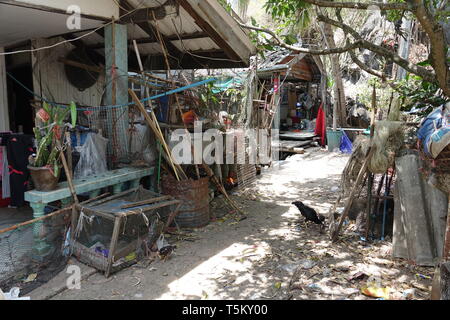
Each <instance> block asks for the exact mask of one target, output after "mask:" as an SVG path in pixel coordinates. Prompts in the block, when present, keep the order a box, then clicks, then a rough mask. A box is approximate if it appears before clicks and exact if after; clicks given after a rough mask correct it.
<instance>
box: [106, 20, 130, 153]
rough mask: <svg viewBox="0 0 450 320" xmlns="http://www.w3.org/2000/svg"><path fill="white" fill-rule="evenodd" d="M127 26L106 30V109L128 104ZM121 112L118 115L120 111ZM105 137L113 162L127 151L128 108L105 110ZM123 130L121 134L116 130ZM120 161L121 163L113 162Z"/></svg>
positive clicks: (108, 26) (117, 26)
mask: <svg viewBox="0 0 450 320" xmlns="http://www.w3.org/2000/svg"><path fill="white" fill-rule="evenodd" d="M127 37H128V36H127V26H126V25H121V24H116V23H112V24H109V25H107V26H106V27H105V61H106V66H105V68H106V70H105V71H106V72H105V74H106V100H105V101H106V105H117V104H120V105H122V104H127V103H128V42H127ZM118 110H120V114H118V113H119V111H118ZM107 121H108V124H109V126H110V127H109V128H108V130H109V132H108V137H109V139H110V140H111V145H110V146H111V153H112V154H113V156H114V158H116V157H118V156H120V155H126V154H128V151H129V147H130V146H129V141H128V139H127V137H128V127H129V120H128V108H127V107H123V108H120V109H117V108H111V109H109V110H107ZM120 129H122V130H121V131H120V132H119V130H120ZM116 160H120V159H116Z"/></svg>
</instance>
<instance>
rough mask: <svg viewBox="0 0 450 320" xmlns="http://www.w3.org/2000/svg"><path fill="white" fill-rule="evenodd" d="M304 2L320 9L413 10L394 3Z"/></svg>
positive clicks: (311, 0) (408, 5) (400, 3)
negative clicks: (375, 8) (372, 8)
mask: <svg viewBox="0 0 450 320" xmlns="http://www.w3.org/2000/svg"><path fill="white" fill-rule="evenodd" d="M302 1H303V2H306V3H309V4H314V5H316V6H318V7H325V8H348V9H360V10H367V9H369V8H370V7H373V6H376V7H378V8H380V10H383V11H385V10H411V9H413V8H412V7H411V5H410V4H408V3H404V2H392V3H383V2H365V3H362V2H332V1H326V0H302Z"/></svg>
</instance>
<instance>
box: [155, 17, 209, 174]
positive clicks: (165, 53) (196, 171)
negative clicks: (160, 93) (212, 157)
mask: <svg viewBox="0 0 450 320" xmlns="http://www.w3.org/2000/svg"><path fill="white" fill-rule="evenodd" d="M152 14H153V18H154V21H155V23H156V28H155V29H156V33H157V36H158V42H159V45H160V46H161V51H162V52H163V55H164V59H165V61H166V66H167V71H170V63H169V58H168V57H167V48H166V46H165V45H164V43H163V41H162V38H161V33H160V32H159V26H158V21H157V20H156V19H155V13H154V12H152ZM171 83H172V89H174V88H175V82H174V81H173V79H172V81H171ZM175 101H176V105H177V109H178V112H179V113H180V117H181V122H183V126H184V130H185V131H186V134H187V135H189V138H190V133H189V131H188V129H187V126H186V123H185V122H184V121H183V111H182V110H181V106H180V101H179V99H178V95H177V94H175ZM189 141H190V139H189ZM191 152H192V154H194V150H193V147H192V144H191ZM194 168H195V173H196V174H197V179H200V170H199V169H198V166H197V164H195V163H194Z"/></svg>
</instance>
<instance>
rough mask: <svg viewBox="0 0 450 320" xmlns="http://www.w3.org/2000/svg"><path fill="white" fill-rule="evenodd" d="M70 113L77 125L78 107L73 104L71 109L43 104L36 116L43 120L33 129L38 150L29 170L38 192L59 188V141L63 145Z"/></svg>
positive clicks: (31, 160)
mask: <svg viewBox="0 0 450 320" xmlns="http://www.w3.org/2000/svg"><path fill="white" fill-rule="evenodd" d="M69 113H71V115H72V124H73V125H75V122H76V105H75V103H73V102H72V103H71V105H70V108H63V107H59V106H52V105H49V104H47V103H46V102H43V104H42V108H41V109H40V110H39V111H38V112H37V114H36V117H37V118H38V119H39V120H41V125H40V126H38V125H37V124H36V127H35V128H33V131H34V136H35V139H36V146H37V150H36V155H35V156H33V157H30V159H29V165H28V169H29V170H30V175H31V179H32V180H33V182H34V186H35V188H36V190H38V191H51V190H55V189H56V188H57V186H58V181H59V176H60V173H61V160H60V158H59V152H60V150H59V149H58V148H57V141H59V142H60V143H61V145H62V144H63V143H62V141H63V139H64V134H63V129H64V120H65V119H66V117H67V116H68V114H69ZM36 123H37V121H36Z"/></svg>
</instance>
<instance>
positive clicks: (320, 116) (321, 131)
mask: <svg viewBox="0 0 450 320" xmlns="http://www.w3.org/2000/svg"><path fill="white" fill-rule="evenodd" d="M322 105H323V104H321V105H320V107H319V111H318V112H317V118H316V129H315V130H314V134H316V135H318V136H319V137H320V144H321V146H324V145H325V136H326V134H327V130H326V122H325V112H323V109H322Z"/></svg>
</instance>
